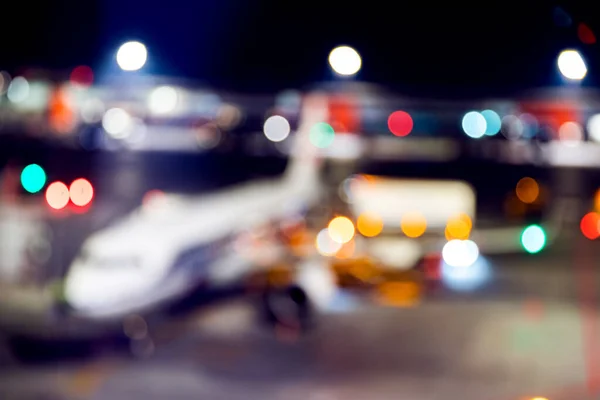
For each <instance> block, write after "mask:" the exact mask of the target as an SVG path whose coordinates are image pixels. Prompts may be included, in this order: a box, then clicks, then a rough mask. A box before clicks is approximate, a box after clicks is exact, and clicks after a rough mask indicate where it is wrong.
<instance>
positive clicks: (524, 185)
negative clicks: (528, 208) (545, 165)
mask: <svg viewBox="0 0 600 400" xmlns="http://www.w3.org/2000/svg"><path fill="white" fill-rule="evenodd" d="M515 192H516V194H517V197H518V198H519V200H521V201H522V202H523V203H526V204H531V203H533V202H534V201H535V200H536V199H537V198H538V196H539V195H540V187H539V185H538V183H537V182H536V181H535V179H533V178H529V177H526V178H523V179H521V180H520V181H519V182H518V183H517V187H516V189H515Z"/></svg>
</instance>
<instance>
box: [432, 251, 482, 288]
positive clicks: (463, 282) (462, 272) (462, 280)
mask: <svg viewBox="0 0 600 400" xmlns="http://www.w3.org/2000/svg"><path fill="white" fill-rule="evenodd" d="M441 275H442V282H443V283H444V284H445V285H446V286H447V287H448V288H450V289H452V290H455V291H457V292H470V291H473V290H476V289H478V288H480V287H481V286H483V285H485V284H486V283H487V282H488V281H489V280H490V278H491V275H492V269H491V267H490V264H489V262H488V261H487V260H486V259H485V258H484V257H482V256H479V258H478V259H477V261H475V262H474V263H473V264H471V265H470V266H468V267H453V266H451V265H448V264H446V263H445V262H443V261H442V270H441Z"/></svg>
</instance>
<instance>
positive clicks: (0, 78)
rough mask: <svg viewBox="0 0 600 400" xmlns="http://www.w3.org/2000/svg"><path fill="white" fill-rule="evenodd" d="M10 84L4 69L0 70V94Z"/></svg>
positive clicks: (8, 76) (4, 91)
mask: <svg viewBox="0 0 600 400" xmlns="http://www.w3.org/2000/svg"><path fill="white" fill-rule="evenodd" d="M9 85H10V75H9V74H8V72H6V71H0V94H4V93H6V91H7V90H8V86H9Z"/></svg>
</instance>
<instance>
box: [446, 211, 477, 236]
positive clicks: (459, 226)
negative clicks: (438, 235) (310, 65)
mask: <svg viewBox="0 0 600 400" xmlns="http://www.w3.org/2000/svg"><path fill="white" fill-rule="evenodd" d="M472 228H473V222H472V221H471V218H470V217H469V216H468V215H467V214H465V213H460V214H458V215H455V216H453V217H452V218H450V219H449V220H448V224H447V225H446V231H445V233H446V239H447V240H452V239H460V240H467V239H468V238H469V235H470V234H471V229H472Z"/></svg>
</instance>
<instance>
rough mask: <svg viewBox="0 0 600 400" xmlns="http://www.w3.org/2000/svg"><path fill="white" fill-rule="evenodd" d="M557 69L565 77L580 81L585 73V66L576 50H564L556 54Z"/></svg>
mask: <svg viewBox="0 0 600 400" xmlns="http://www.w3.org/2000/svg"><path fill="white" fill-rule="evenodd" d="M558 69H559V70H560V73H561V74H562V75H563V76H564V77H565V78H567V79H571V80H576V81H580V80H582V79H583V78H585V75H586V74H587V66H586V65H585V61H583V57H581V54H579V52H578V51H577V50H564V51H562V52H561V53H560V55H559V56H558Z"/></svg>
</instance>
